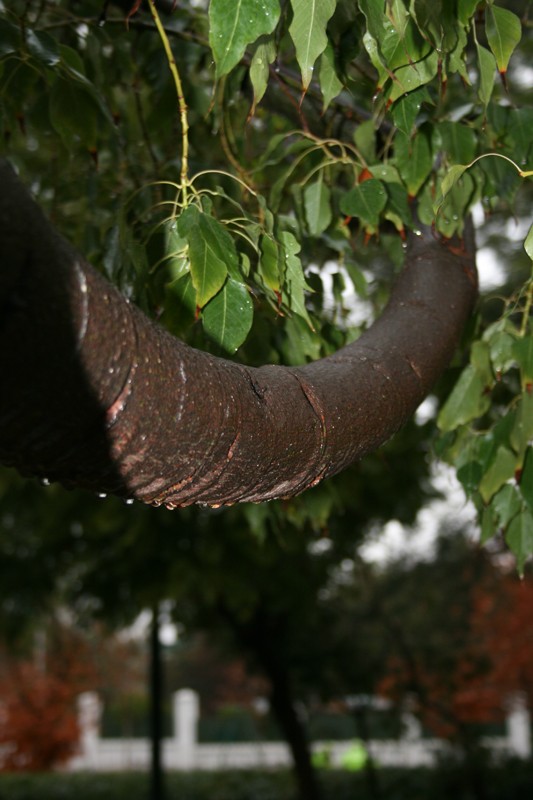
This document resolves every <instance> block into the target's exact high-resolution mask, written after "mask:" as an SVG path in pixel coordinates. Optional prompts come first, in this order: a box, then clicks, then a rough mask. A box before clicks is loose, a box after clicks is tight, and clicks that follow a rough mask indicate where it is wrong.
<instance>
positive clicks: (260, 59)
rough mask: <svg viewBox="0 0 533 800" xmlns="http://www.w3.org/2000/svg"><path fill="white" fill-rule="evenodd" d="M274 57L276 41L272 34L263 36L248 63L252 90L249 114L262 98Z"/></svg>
mask: <svg viewBox="0 0 533 800" xmlns="http://www.w3.org/2000/svg"><path fill="white" fill-rule="evenodd" d="M275 58H276V43H275V42H274V39H273V37H272V36H268V37H267V36H263V37H261V39H260V41H259V42H258V44H257V46H256V48H255V52H254V54H253V56H252V63H251V64H250V80H251V82H252V86H253V90H254V101H253V104H252V109H251V111H250V114H253V113H254V112H255V107H256V106H257V104H258V103H259V102H260V101H261V99H262V98H263V95H264V93H265V91H266V87H267V84H268V77H269V74H270V65H271V64H272V62H273V61H274V59H275Z"/></svg>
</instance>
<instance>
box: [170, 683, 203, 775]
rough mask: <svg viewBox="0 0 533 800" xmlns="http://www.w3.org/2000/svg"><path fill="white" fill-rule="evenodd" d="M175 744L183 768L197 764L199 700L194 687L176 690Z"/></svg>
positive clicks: (174, 707)
mask: <svg viewBox="0 0 533 800" xmlns="http://www.w3.org/2000/svg"><path fill="white" fill-rule="evenodd" d="M173 712H174V714H173V716H174V745H175V747H176V749H177V753H178V763H179V765H180V768H181V769H192V768H193V767H194V766H195V755H196V743H197V739H198V717H199V701H198V694H197V693H196V692H195V691H193V690H192V689H180V690H179V691H178V692H174V698H173Z"/></svg>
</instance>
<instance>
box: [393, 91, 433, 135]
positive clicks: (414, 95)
mask: <svg viewBox="0 0 533 800" xmlns="http://www.w3.org/2000/svg"><path fill="white" fill-rule="evenodd" d="M430 99H431V98H430V95H429V92H428V90H427V89H426V87H421V88H419V89H415V90H414V91H413V92H409V94H406V95H403V97H400V98H399V100H397V101H396V103H395V104H394V106H393V109H392V118H393V120H394V124H395V125H396V127H397V128H398V130H400V131H402V133H405V134H406V135H407V136H410V135H411V133H412V132H413V127H414V124H415V120H416V118H417V116H418V114H419V112H420V109H421V107H422V103H423V102H424V101H426V100H430Z"/></svg>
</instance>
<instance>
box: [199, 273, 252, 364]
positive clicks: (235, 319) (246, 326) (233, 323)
mask: <svg viewBox="0 0 533 800" xmlns="http://www.w3.org/2000/svg"><path fill="white" fill-rule="evenodd" d="M253 317H254V307H253V303H252V300H251V298H250V294H249V292H248V290H247V288H246V286H245V285H244V284H242V283H239V282H238V281H236V280H234V279H233V278H228V280H227V281H226V283H225V284H224V287H223V289H222V291H220V292H219V293H218V294H217V295H216V296H215V297H213V299H212V300H210V301H209V303H208V304H207V305H206V306H205V308H204V310H203V312H202V323H203V326H204V330H205V332H206V333H207V335H208V336H210V337H211V339H213V340H214V341H215V342H217V344H219V345H220V346H221V347H223V348H224V350H226V352H228V353H235V351H236V350H237V349H238V348H239V347H240V346H241V344H242V343H243V342H244V341H245V340H246V337H247V336H248V333H249V332H250V328H251V327H252V322H253Z"/></svg>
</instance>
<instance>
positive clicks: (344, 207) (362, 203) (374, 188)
mask: <svg viewBox="0 0 533 800" xmlns="http://www.w3.org/2000/svg"><path fill="white" fill-rule="evenodd" d="M386 203H387V191H386V189H385V186H384V185H383V184H382V182H381V181H378V180H376V179H375V178H370V180H368V181H364V182H363V183H359V184H358V185H357V186H354V188H353V189H350V191H349V192H346V194H345V195H343V196H342V198H341V201H340V208H341V211H342V212H343V214H347V215H348V216H350V217H358V218H359V219H360V220H361V221H362V222H363V223H364V224H365V225H369V226H370V227H372V228H375V227H377V225H378V223H379V215H380V214H381V212H382V211H383V209H384V208H385V205H386Z"/></svg>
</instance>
